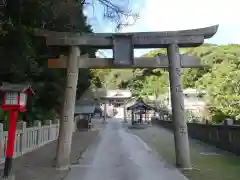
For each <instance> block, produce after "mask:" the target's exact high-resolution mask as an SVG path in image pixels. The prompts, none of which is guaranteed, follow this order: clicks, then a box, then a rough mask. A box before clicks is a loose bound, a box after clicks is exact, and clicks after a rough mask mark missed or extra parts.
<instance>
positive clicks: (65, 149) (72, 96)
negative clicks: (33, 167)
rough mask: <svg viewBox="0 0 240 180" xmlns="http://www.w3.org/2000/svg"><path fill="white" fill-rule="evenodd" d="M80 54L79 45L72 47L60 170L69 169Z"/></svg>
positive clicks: (60, 135)
mask: <svg viewBox="0 0 240 180" xmlns="http://www.w3.org/2000/svg"><path fill="white" fill-rule="evenodd" d="M79 56H80V49H79V48H78V47H77V46H73V47H71V48H70V55H69V59H68V62H67V79H66V81H67V82H66V88H65V96H64V105H63V113H62V116H61V122H60V123H61V126H60V127H61V128H60V132H59V137H58V138H59V145H58V148H57V157H56V167H57V168H58V169H60V170H65V169H68V168H69V163H70V162H69V161H70V160H69V159H70V153H71V144H72V132H73V129H72V128H73V123H74V122H73V121H74V109H75V100H76V89H77V81H78V57H79Z"/></svg>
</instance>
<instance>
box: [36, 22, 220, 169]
mask: <svg viewBox="0 0 240 180" xmlns="http://www.w3.org/2000/svg"><path fill="white" fill-rule="evenodd" d="M217 29H218V25H216V26H210V27H206V28H200V29H192V30H183V31H165V32H138V33H89V34H85V33H69V32H68V33H65V32H52V31H45V30H38V29H37V30H35V35H37V36H44V37H45V38H46V43H47V45H48V46H67V47H70V53H69V57H68V59H67V63H66V62H65V64H62V65H61V66H62V67H67V83H66V90H65V100H64V109H63V115H62V117H61V121H62V122H63V124H62V125H61V129H60V136H59V147H58V152H59V153H58V154H59V155H58V157H57V166H58V167H59V168H61V169H67V168H68V167H69V154H70V151H71V140H72V127H73V117H74V108H75V97H76V86H77V80H78V70H79V67H80V68H90V67H99V66H100V67H114V68H123V67H124V68H127V67H128V68H130V67H131V68H135V67H144V66H145V67H168V68H169V75H170V87H171V101H172V103H171V104H172V114H173V119H172V121H173V124H174V129H175V132H174V140H175V151H176V164H177V166H178V167H180V168H184V169H191V162H190V150H189V142H188V133H187V132H188V131H187V122H186V119H185V112H184V102H183V94H182V88H181V84H180V76H181V73H180V72H181V68H182V67H184V66H185V65H187V63H186V62H188V63H190V61H188V60H185V58H181V57H184V55H183V56H180V54H179V47H197V46H200V45H201V44H202V43H203V42H204V39H208V38H211V37H212V36H213V35H214V34H215V33H216V32H217ZM79 47H80V48H81V47H92V48H97V49H113V59H114V61H111V60H110V59H104V60H102V59H92V60H91V59H86V58H85V59H84V58H81V57H80V49H79ZM134 48H167V57H168V58H164V60H162V61H161V60H160V62H157V61H156V59H154V58H153V59H148V60H149V63H148V64H146V62H147V61H145V60H146V59H145V60H144V61H140V59H134V51H133V49H134ZM79 57H80V58H81V59H80V60H79ZM185 57H186V56H185ZM187 58H189V57H187ZM160 59H161V58H160ZM181 59H183V61H182V64H181ZM167 60H168V63H167V62H166V61H167ZM60 61H62V60H60ZM150 62H151V63H150ZM152 62H153V63H152ZM193 62H194V61H193ZM154 65H156V66H154ZM65 142H69V144H67V143H65Z"/></svg>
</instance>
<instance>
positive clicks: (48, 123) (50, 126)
mask: <svg viewBox="0 0 240 180" xmlns="http://www.w3.org/2000/svg"><path fill="white" fill-rule="evenodd" d="M44 124H45V125H48V126H49V127H48V141H50V140H52V120H45V121H44Z"/></svg>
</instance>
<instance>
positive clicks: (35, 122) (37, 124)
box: [34, 120, 42, 147]
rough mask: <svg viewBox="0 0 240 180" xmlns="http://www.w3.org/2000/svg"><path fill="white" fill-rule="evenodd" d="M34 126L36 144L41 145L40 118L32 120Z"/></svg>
mask: <svg viewBox="0 0 240 180" xmlns="http://www.w3.org/2000/svg"><path fill="white" fill-rule="evenodd" d="M34 126H35V127H37V146H38V147H39V146H41V143H42V140H41V126H42V123H41V121H40V120H36V121H34Z"/></svg>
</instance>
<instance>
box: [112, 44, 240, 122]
mask: <svg viewBox="0 0 240 180" xmlns="http://www.w3.org/2000/svg"><path fill="white" fill-rule="evenodd" d="M158 53H165V52H164V50H162V49H160V50H155V51H151V52H149V53H148V54H145V55H144V56H147V57H152V56H154V55H156V54H158ZM181 53H187V54H189V55H193V56H196V57H199V58H200V59H201V61H202V63H203V64H205V65H208V67H205V68H198V69H190V68H189V69H184V70H183V72H182V84H183V88H188V87H189V88H199V89H205V90H207V91H208V95H206V97H205V99H206V101H207V103H208V106H209V111H210V117H209V118H212V119H213V120H215V121H219V120H222V119H223V117H225V116H230V117H234V118H235V117H237V118H238V116H239V115H240V108H239V107H240V69H239V68H240V45H227V46H217V45H211V44H205V45H202V46H200V47H197V48H185V49H181ZM111 73H112V74H114V73H116V75H117V77H118V78H122V77H123V78H122V81H120V80H117V81H118V82H116V84H115V86H120V87H123V88H125V87H128V88H130V89H131V90H132V91H133V92H134V93H135V94H136V95H138V96H145V95H161V94H163V93H166V92H167V87H168V86H169V81H168V71H167V70H166V69H136V70H124V71H123V72H122V74H119V71H111ZM127 75H128V76H129V78H128V80H127V79H126V78H127ZM131 75H132V77H131ZM112 76H113V75H112ZM113 77H114V76H113ZM108 78H109V76H108ZM113 80H114V82H115V81H116V79H115V78H113V79H111V80H110V81H113ZM123 82H124V83H123ZM123 84H124V86H122V85H123Z"/></svg>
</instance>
